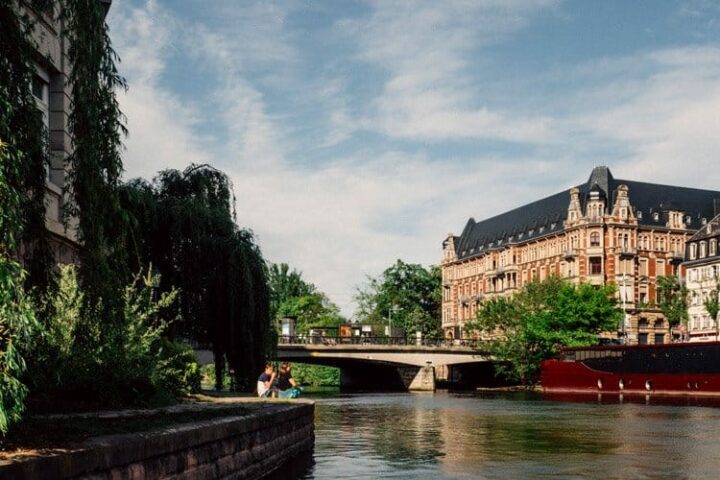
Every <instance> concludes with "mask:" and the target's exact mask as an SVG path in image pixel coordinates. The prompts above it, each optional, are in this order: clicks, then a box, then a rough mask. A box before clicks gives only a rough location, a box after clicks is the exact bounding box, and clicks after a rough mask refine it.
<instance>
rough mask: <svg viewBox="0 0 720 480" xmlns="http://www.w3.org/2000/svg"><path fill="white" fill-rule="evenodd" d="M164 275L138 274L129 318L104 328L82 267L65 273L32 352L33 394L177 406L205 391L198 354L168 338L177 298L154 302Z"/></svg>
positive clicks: (129, 297)
mask: <svg viewBox="0 0 720 480" xmlns="http://www.w3.org/2000/svg"><path fill="white" fill-rule="evenodd" d="M157 280H158V279H157V277H156V276H153V275H151V274H148V275H147V276H139V277H138V278H136V280H135V282H133V284H132V285H130V286H128V287H127V288H126V289H125V292H124V295H123V299H122V302H121V304H122V314H121V315H119V319H118V320H117V321H115V322H114V323H108V322H105V323H104V321H105V319H104V318H103V317H102V314H101V313H100V312H103V308H102V305H97V306H95V307H94V308H91V307H85V308H83V306H82V305H83V297H82V293H81V290H80V288H79V286H78V282H77V278H76V274H75V269H74V267H72V266H66V267H63V268H62V269H61V272H60V281H59V288H58V294H57V295H56V296H55V297H54V298H53V299H52V301H51V305H50V308H46V309H45V310H46V311H48V312H50V313H49V314H48V315H47V317H46V318H45V319H44V321H43V323H42V328H41V335H40V336H39V339H38V342H37V348H35V349H34V350H33V351H31V352H28V354H29V355H28V357H29V359H30V363H31V365H32V366H31V369H30V371H32V372H33V374H32V376H31V377H30V378H29V380H30V381H31V382H32V392H33V395H34V396H35V397H36V398H38V399H43V398H44V399H46V400H47V401H48V402H50V401H53V402H55V400H56V399H58V398H59V399H62V400H64V401H68V402H70V403H71V404H72V406H73V407H75V406H77V405H78V404H85V403H89V404H91V405H108V406H114V405H137V404H139V405H144V404H162V403H170V402H172V401H174V398H175V396H176V395H180V394H184V393H187V392H188V391H193V390H196V389H197V388H198V384H199V379H200V373H199V369H198V367H197V360H196V358H195V355H194V353H193V351H192V349H191V348H190V347H189V346H187V345H184V344H182V343H179V342H176V341H172V340H169V339H168V338H166V337H165V336H164V332H165V331H166V329H167V326H168V322H167V321H165V320H163V319H162V318H161V312H163V311H165V309H167V308H169V307H170V306H171V305H172V303H173V302H174V301H175V297H176V292H175V291H172V292H169V293H164V294H162V295H161V296H160V298H158V299H156V298H155V289H154V288H153V286H154V285H156V284H157Z"/></svg>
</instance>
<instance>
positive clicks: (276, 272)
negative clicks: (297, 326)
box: [268, 263, 315, 319]
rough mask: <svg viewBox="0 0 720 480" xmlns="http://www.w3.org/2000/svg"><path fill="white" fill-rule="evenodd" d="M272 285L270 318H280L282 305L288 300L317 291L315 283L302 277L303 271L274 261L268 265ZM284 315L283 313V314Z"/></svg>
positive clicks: (269, 282) (269, 281)
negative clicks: (291, 268) (279, 312)
mask: <svg viewBox="0 0 720 480" xmlns="http://www.w3.org/2000/svg"><path fill="white" fill-rule="evenodd" d="M268 284H269V286H270V318H273V319H277V318H278V310H279V309H280V306H281V305H282V304H283V303H285V302H286V301H287V300H290V299H293V298H298V297H304V296H306V295H311V294H313V293H315V285H313V284H312V283H308V282H306V281H305V280H303V279H302V273H300V272H298V271H297V270H295V269H293V270H290V267H289V266H288V264H287V263H279V264H278V263H273V264H270V265H269V267H268ZM281 316H282V315H281Z"/></svg>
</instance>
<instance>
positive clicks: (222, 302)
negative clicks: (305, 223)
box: [122, 165, 270, 388]
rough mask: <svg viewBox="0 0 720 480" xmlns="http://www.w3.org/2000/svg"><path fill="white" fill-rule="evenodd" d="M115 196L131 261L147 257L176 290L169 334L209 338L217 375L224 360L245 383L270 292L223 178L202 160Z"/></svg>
mask: <svg viewBox="0 0 720 480" xmlns="http://www.w3.org/2000/svg"><path fill="white" fill-rule="evenodd" d="M122 202H123V205H124V208H126V209H127V210H128V211H129V212H131V216H132V218H133V228H132V229H131V230H130V232H129V234H128V240H127V243H128V244H129V245H131V248H129V252H130V253H131V255H132V257H133V258H134V259H131V264H132V262H137V263H138V264H147V263H152V265H153V267H154V268H156V269H158V270H159V272H160V273H161V278H162V280H161V284H160V286H159V288H160V289H161V290H166V289H169V288H171V287H173V286H174V287H177V288H178V289H179V291H180V296H179V297H180V298H179V300H180V301H179V309H180V312H179V313H180V314H181V317H182V320H181V321H180V322H178V323H176V324H175V325H174V330H175V334H176V335H181V336H186V337H191V338H193V339H195V340H197V341H199V342H201V343H202V342H208V343H210V344H211V345H212V349H213V352H214V354H215V359H216V365H215V367H216V376H215V377H216V379H218V381H220V382H221V381H222V378H223V375H222V373H223V371H224V368H225V364H224V360H225V359H227V361H228V363H229V367H230V369H231V370H232V371H233V373H234V376H235V377H236V384H237V385H238V386H239V387H240V388H242V387H244V386H249V385H250V379H251V378H253V377H254V376H255V375H257V372H258V371H260V369H261V365H262V362H263V361H264V359H265V355H266V352H267V349H268V347H269V341H268V339H269V337H270V322H269V308H270V299H269V290H268V286H267V272H266V266H265V262H264V260H263V257H262V253H261V252H260V249H259V247H258V246H257V244H256V243H255V240H254V238H253V235H252V233H251V232H249V231H247V230H241V229H239V228H238V227H237V225H236V223H235V213H234V204H235V199H234V197H233V195H232V186H231V184H230V182H229V179H228V177H227V176H226V175H225V174H224V173H223V172H221V171H219V170H217V169H215V168H212V167H210V166H207V165H191V166H190V167H188V168H187V169H185V170H184V171H183V172H180V171H178V170H165V171H163V172H161V173H160V174H159V175H158V176H157V177H156V178H155V180H154V181H153V183H148V182H146V181H144V180H134V181H132V182H130V183H128V184H127V185H126V187H125V189H124V192H123V195H122ZM221 386H222V385H218V387H221Z"/></svg>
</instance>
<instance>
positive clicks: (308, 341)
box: [278, 335, 481, 348]
mask: <svg viewBox="0 0 720 480" xmlns="http://www.w3.org/2000/svg"><path fill="white" fill-rule="evenodd" d="M480 343H481V341H480V340H475V339H453V340H451V339H430V338H423V339H420V340H418V339H417V338H415V337H388V336H379V337H357V336H353V337H330V336H326V335H295V336H288V335H282V336H280V337H278V345H326V346H334V345H387V346H422V347H444V348H452V347H473V348H477V347H478V346H479V345H480Z"/></svg>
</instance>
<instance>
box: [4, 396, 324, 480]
mask: <svg viewBox="0 0 720 480" xmlns="http://www.w3.org/2000/svg"><path fill="white" fill-rule="evenodd" d="M314 435H315V434H314V405H313V404H312V402H297V403H273V404H270V405H267V406H266V407H264V408H261V409H258V410H257V411H254V412H253V413H251V414H248V415H244V416H235V417H224V418H219V419H214V420H209V421H203V422H197V423H191V424H184V425H177V426H175V427H172V428H166V429H163V430H159V431H155V432H146V433H133V434H121V435H112V436H106V437H98V438H95V439H91V440H89V441H88V442H86V443H85V444H84V445H83V446H82V448H80V449H77V450H73V451H70V452H66V453H60V454H53V455H47V456H43V457H36V458H33V459H30V460H26V461H21V462H16V463H10V464H6V465H2V466H0V479H5V478H12V479H18V480H19V479H66V478H72V479H92V480H105V479H113V480H114V479H154V478H173V479H193V480H205V479H231V478H242V479H259V478H262V477H264V476H266V475H268V474H270V473H272V472H273V471H274V470H275V469H277V468H279V467H281V466H282V465H283V463H285V462H287V461H290V460H292V459H293V458H295V457H297V456H299V455H302V454H307V453H309V452H311V451H312V449H313V445H314V442H315V436H314Z"/></svg>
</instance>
